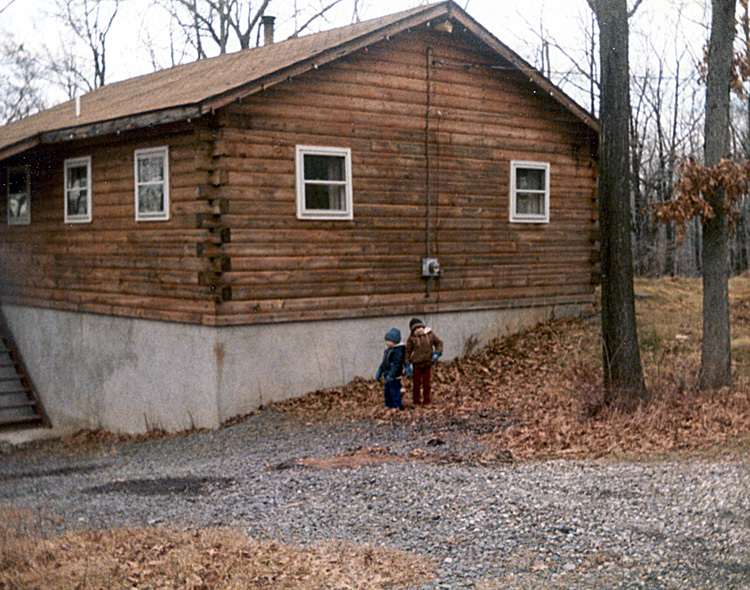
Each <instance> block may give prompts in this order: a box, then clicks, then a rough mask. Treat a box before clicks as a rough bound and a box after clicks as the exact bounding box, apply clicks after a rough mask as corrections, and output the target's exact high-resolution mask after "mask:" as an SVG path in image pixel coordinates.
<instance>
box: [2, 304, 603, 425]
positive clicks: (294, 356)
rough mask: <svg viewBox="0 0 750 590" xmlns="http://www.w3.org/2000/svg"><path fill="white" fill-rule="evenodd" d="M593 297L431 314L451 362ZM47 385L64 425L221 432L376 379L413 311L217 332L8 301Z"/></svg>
mask: <svg viewBox="0 0 750 590" xmlns="http://www.w3.org/2000/svg"><path fill="white" fill-rule="evenodd" d="M588 310H590V305H587V304H581V305H568V306H563V307H553V306H547V307H529V308H522V309H502V310H489V311H472V312H460V313H441V314H434V315H431V316H424V317H422V319H423V320H424V321H425V322H426V323H427V325H429V326H431V327H432V328H433V329H434V330H435V332H436V333H437V334H438V335H439V336H440V338H442V339H443V340H444V341H445V357H444V358H445V359H451V358H454V357H457V356H462V355H463V354H465V353H466V352H467V349H470V348H473V347H476V346H481V345H484V344H486V343H487V342H489V341H490V340H492V339H493V338H495V337H497V336H502V335H505V334H509V333H512V332H516V331H519V330H521V329H523V328H526V327H530V326H533V325H535V324H538V323H540V322H543V321H547V320H549V319H551V318H552V317H570V316H574V315H577V314H579V313H581V312H583V311H588ZM3 313H4V315H5V318H6V321H7V323H8V326H9V328H10V330H11V332H12V334H13V336H14V338H15V340H16V345H17V346H18V348H19V350H20V351H21V354H22V355H23V358H24V362H25V363H26V366H27V369H28V372H29V374H30V375H31V377H32V379H33V381H34V385H35V386H36V388H37V393H38V395H39V397H40V399H41V400H42V403H43V404H44V407H45V409H46V411H47V413H48V414H49V416H50V418H51V420H52V423H53V425H54V426H55V427H56V428H59V429H62V430H70V431H74V430H78V429H96V428H102V429H105V430H108V431H112V432H124V433H131V434H135V433H142V432H147V431H148V430H150V429H155V428H163V429H165V430H168V431H179V430H183V429H187V428H191V427H199V428H216V427H218V426H219V425H220V424H221V423H223V422H224V421H226V420H228V419H230V418H233V417H235V416H239V415H243V414H246V413H248V412H250V411H252V410H254V409H256V408H258V407H259V406H260V405H262V404H265V403H268V402H271V401H279V400H283V399H287V398H290V397H296V396H299V395H302V394H304V393H307V392H311V391H316V390H318V389H323V388H327V387H335V386H341V385H344V384H346V383H348V382H349V381H351V380H352V379H353V378H355V377H357V376H364V377H374V375H375V371H376V370H377V367H378V364H379V363H380V359H381V357H382V351H383V348H384V340H383V337H384V335H385V333H386V332H387V331H388V330H389V329H390V328H391V327H396V328H399V329H400V330H401V333H402V335H403V337H404V338H406V337H407V335H408V334H407V330H408V325H409V319H410V317H394V318H366V319H350V320H331V321H316V322H299V323H288V324H269V325H257V326H236V327H223V328H214V327H208V326H195V325H190V324H179V323H168V322H155V321H150V320H140V319H132V318H120V317H113V316H105V315H95V314H81V313H71V312H62V311H55V310H49V309H41V308H35V307H21V306H4V307H3Z"/></svg>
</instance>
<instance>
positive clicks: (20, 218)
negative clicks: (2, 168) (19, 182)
mask: <svg viewBox="0 0 750 590" xmlns="http://www.w3.org/2000/svg"><path fill="white" fill-rule="evenodd" d="M17 172H23V173H24V174H25V175H26V191H25V193H12V194H11V192H10V175H11V174H15V173H17ZM5 180H6V183H7V187H6V189H7V191H6V192H7V197H8V198H7V201H8V205H7V206H8V212H7V215H8V225H29V224H30V223H31V171H30V169H29V167H28V166H14V167H13V168H8V169H7V171H6V173H5ZM23 194H25V195H26V205H27V206H26V212H25V213H24V214H23V215H13V213H12V209H11V206H10V203H11V199H12V198H14V197H17V196H18V195H23Z"/></svg>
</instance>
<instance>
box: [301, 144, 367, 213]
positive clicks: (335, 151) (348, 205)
mask: <svg viewBox="0 0 750 590" xmlns="http://www.w3.org/2000/svg"><path fill="white" fill-rule="evenodd" d="M307 155H311V156H336V157H342V158H344V180H341V181H315V180H307V179H305V156H307ZM295 163H296V187H297V219H325V220H331V219H333V220H344V221H346V220H351V219H353V218H354V207H353V203H354V199H353V197H352V151H351V149H350V148H340V147H321V146H310V145H298V146H296V150H295ZM308 184H323V185H337V186H342V187H344V210H333V209H308V208H307V205H306V200H305V187H306V186H307V185H308Z"/></svg>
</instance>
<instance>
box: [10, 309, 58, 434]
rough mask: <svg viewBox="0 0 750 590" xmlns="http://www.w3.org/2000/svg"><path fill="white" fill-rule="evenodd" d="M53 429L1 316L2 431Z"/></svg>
mask: <svg viewBox="0 0 750 590" xmlns="http://www.w3.org/2000/svg"><path fill="white" fill-rule="evenodd" d="M32 426H46V427H49V426H51V424H50V421H49V418H48V417H47V414H46V413H45V412H44V408H42V404H41V403H40V402H39V399H38V398H37V396H36V392H35V391H34V385H33V384H32V382H31V379H30V378H29V375H28V374H27V373H26V368H25V367H24V364H23V360H22V359H21V355H20V354H19V352H18V349H17V348H16V346H15V343H14V342H13V336H12V335H11V333H10V330H8V327H7V325H6V324H5V319H4V318H3V317H2V314H1V313H0V430H9V429H14V428H22V427H23V428H28V427H32Z"/></svg>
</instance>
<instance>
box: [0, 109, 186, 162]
mask: <svg viewBox="0 0 750 590" xmlns="http://www.w3.org/2000/svg"><path fill="white" fill-rule="evenodd" d="M200 116H201V108H200V105H184V106H179V107H173V108H169V109H163V110H159V111H152V112H148V113H138V114H137V115H130V116H127V117H120V118H118V119H109V120H106V121H97V122H93V123H86V124H83V125H75V126H71V127H64V128H61V129H53V130H50V131H43V132H42V133H38V134H36V135H33V136H31V137H28V138H26V139H23V140H22V141H19V142H18V143H14V144H12V145H9V146H6V147H5V148H2V149H0V161H2V160H6V159H8V158H11V157H13V156H17V155H19V154H21V153H23V152H25V151H28V150H30V149H32V148H35V147H37V146H39V145H43V144H52V143H62V142H65V141H74V140H78V139H91V138H96V137H100V136H104V135H119V134H120V133H122V132H124V131H132V130H135V129H144V128H147V127H153V126H156V125H165V124H169V123H179V122H183V121H190V120H191V119H194V118H197V117H200Z"/></svg>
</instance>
